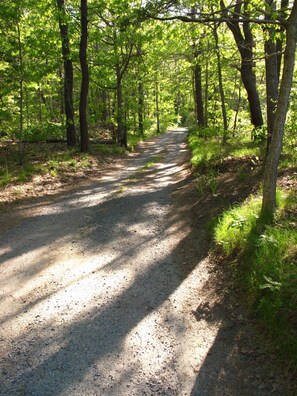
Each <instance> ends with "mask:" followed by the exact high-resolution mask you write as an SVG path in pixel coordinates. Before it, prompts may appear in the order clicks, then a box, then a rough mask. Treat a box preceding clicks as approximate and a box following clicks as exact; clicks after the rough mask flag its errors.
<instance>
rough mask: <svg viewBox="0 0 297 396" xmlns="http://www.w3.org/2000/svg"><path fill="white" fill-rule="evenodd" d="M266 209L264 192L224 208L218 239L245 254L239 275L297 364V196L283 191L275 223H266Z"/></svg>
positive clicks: (254, 304)
mask: <svg viewBox="0 0 297 396" xmlns="http://www.w3.org/2000/svg"><path fill="white" fill-rule="evenodd" d="M260 209H261V202H260V197H250V198H249V199H247V200H246V201H245V202H244V203H242V204H241V205H238V206H236V207H234V208H232V209H230V210H228V211H226V212H224V214H223V215H222V217H221V218H220V220H219V222H218V223H217V225H216V226H215V229H214V236H215V241H216V243H217V244H219V245H220V246H221V247H222V249H223V250H224V252H225V253H226V254H227V255H235V254H237V255H238V254H239V257H241V259H240V260H239V261H238V265H239V267H238V275H239V276H240V278H241V281H240V282H242V285H243V287H244V288H245V289H246V290H247V294H248V301H249V305H250V306H251V307H253V308H254V309H255V311H256V312H257V314H258V315H259V318H260V319H261V321H262V322H263V325H265V328H266V329H267V332H268V333H270V335H271V336H272V338H273V340H274V342H275V346H276V347H278V348H280V349H281V350H282V352H283V353H284V354H285V356H286V357H288V358H290V360H292V361H294V362H296V363H297V326H296V325H297V320H296V318H297V228H296V224H297V223H296V222H297V198H296V196H295V195H289V196H286V195H285V194H284V193H282V194H279V208H278V211H277V214H276V220H275V223H274V224H272V225H269V226H265V227H263V223H262V220H263V219H259V215H260ZM264 224H265V222H264ZM242 264H244V265H242Z"/></svg>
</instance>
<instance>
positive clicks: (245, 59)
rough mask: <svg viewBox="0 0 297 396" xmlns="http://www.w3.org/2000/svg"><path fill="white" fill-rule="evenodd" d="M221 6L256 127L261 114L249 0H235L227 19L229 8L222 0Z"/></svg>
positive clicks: (261, 121) (259, 124)
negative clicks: (235, 47) (234, 44)
mask: <svg viewBox="0 0 297 396" xmlns="http://www.w3.org/2000/svg"><path fill="white" fill-rule="evenodd" d="M221 6H222V10H223V11H222V12H223V16H224V17H226V18H227V25H228V27H229V29H230V30H231V32H232V34H233V37H234V40H235V42H236V45H237V48H238V51H239V53H240V57H241V65H240V73H241V79H242V82H243V85H244V87H245V90H246V92H247V96H248V101H249V107H250V114H251V122H252V124H253V125H254V126H255V127H256V128H257V127H261V126H262V125H263V116H262V110H261V103H260V98H259V94H258V91H257V85H256V76H255V71H254V59H253V47H254V39H253V35H252V31H251V24H250V22H249V19H250V15H249V11H248V6H249V0H244V1H241V0H236V4H235V7H234V12H232V18H230V19H228V12H229V10H228V9H227V8H226V6H225V3H224V1H223V0H221ZM242 15H243V16H244V21H243V22H240V16H242ZM241 26H242V27H241Z"/></svg>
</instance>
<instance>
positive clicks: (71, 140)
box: [57, 0, 76, 146]
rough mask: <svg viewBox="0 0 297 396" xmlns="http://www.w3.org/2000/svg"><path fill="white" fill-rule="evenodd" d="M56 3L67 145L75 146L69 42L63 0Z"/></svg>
mask: <svg viewBox="0 0 297 396" xmlns="http://www.w3.org/2000/svg"><path fill="white" fill-rule="evenodd" d="M57 5H58V12H59V27H60V36H61V41H62V58H63V65H64V107H65V115H66V136H67V145H68V146H75V145H76V133H75V123H74V108H73V65H72V60H71V57H70V44H69V35H68V25H67V22H66V12H65V3H64V0H57Z"/></svg>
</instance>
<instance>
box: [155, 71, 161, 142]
mask: <svg viewBox="0 0 297 396" xmlns="http://www.w3.org/2000/svg"><path fill="white" fill-rule="evenodd" d="M155 103H156V122H157V134H158V135H159V134H160V132H161V129H160V110H159V83H158V79H157V78H156V81H155Z"/></svg>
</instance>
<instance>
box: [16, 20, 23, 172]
mask: <svg viewBox="0 0 297 396" xmlns="http://www.w3.org/2000/svg"><path fill="white" fill-rule="evenodd" d="M17 37H18V47H19V48H18V50H19V65H20V80H19V95H20V97H19V110H20V137H19V165H23V163H24V147H23V132H24V59H23V44H22V39H21V29H20V25H19V23H17Z"/></svg>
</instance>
